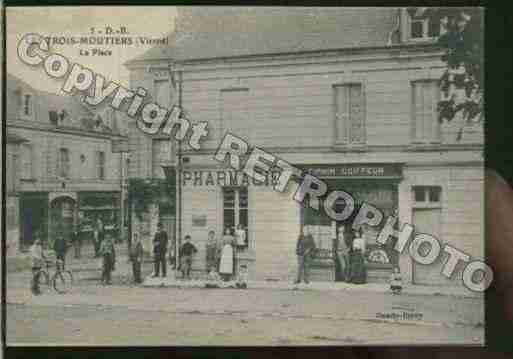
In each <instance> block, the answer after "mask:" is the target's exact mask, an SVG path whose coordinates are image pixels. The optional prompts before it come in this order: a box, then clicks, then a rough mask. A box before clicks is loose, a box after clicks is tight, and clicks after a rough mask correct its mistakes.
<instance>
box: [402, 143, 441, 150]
mask: <svg viewBox="0 0 513 359" xmlns="http://www.w3.org/2000/svg"><path fill="white" fill-rule="evenodd" d="M440 148H441V142H426V143H411V144H410V146H409V151H419V152H422V151H433V150H440Z"/></svg>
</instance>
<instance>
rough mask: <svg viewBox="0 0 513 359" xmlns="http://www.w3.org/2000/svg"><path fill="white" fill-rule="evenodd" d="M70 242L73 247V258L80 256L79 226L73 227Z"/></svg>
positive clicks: (80, 238) (80, 237) (80, 239)
mask: <svg viewBox="0 0 513 359" xmlns="http://www.w3.org/2000/svg"><path fill="white" fill-rule="evenodd" d="M71 243H73V248H74V250H75V259H78V258H80V251H81V249H82V235H81V233H80V230H79V227H75V228H74V229H73V232H71Z"/></svg>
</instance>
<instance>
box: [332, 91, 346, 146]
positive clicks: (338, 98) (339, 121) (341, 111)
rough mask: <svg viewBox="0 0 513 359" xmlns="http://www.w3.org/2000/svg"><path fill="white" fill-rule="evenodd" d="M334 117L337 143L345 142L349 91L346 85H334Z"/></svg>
mask: <svg viewBox="0 0 513 359" xmlns="http://www.w3.org/2000/svg"><path fill="white" fill-rule="evenodd" d="M335 102H336V104H335V119H336V129H337V143H345V142H347V140H348V138H347V132H348V131H347V127H348V121H349V103H348V102H349V91H348V86H346V85H341V86H336V87H335Z"/></svg>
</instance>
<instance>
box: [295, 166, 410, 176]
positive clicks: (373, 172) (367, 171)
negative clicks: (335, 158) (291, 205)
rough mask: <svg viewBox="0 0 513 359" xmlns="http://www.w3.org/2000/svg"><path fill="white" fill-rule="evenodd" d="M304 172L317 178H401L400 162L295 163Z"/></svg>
mask: <svg viewBox="0 0 513 359" xmlns="http://www.w3.org/2000/svg"><path fill="white" fill-rule="evenodd" d="M296 167H298V168H301V169H302V170H303V171H304V172H305V173H308V174H311V175H312V176H315V177H318V178H353V179H354V178H381V179H401V178H402V176H403V171H402V167H403V165H402V164H401V163H380V164H374V163H372V164H367V163H365V164H336V165H328V164H327V165H324V164H322V165H308V164H306V165H296Z"/></svg>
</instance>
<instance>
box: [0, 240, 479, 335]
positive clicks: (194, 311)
mask: <svg viewBox="0 0 513 359" xmlns="http://www.w3.org/2000/svg"><path fill="white" fill-rule="evenodd" d="M120 252H122V248H120ZM95 263H96V260H93V259H87V257H86V259H82V260H80V261H75V262H74V263H73V262H71V264H70V267H71V268H72V270H73V273H74V274H75V278H76V283H75V285H74V288H73V291H72V292H71V293H68V294H64V295H59V294H57V293H55V292H53V291H47V292H45V294H43V295H42V296H38V297H34V296H32V295H31V294H30V292H29V291H28V281H29V280H30V272H28V271H23V272H18V273H10V274H8V276H7V303H8V305H7V343H8V344H9V345H14V344H25V345H26V344H38V345H52V344H60V345H67V344H73V345H80V344H83V345H92V344H94V345H157V344H160V345H198V344H206V345H252V344H253V345H289V344H290V345H295V344H299V345H354V344H367V343H372V344H393V343H405V342H411V341H413V340H415V342H418V343H433V342H444V343H456V342H459V343H461V341H462V339H463V340H464V341H465V342H466V343H469V344H480V343H483V341H484V327H483V310H484V309H483V308H484V303H483V301H482V299H480V298H471V297H453V296H444V295H430V296H423V295H401V296H393V295H391V294H390V293H388V292H383V293H379V292H368V291H365V290H352V291H322V290H314V289H309V290H308V289H305V290H303V289H301V290H276V289H256V288H253V289H252V288H249V289H247V290H237V289H200V288H187V289H180V288H145V287H136V286H132V285H130V284H129V278H130V276H129V265H128V263H127V262H126V257H123V255H120V257H119V260H118V265H117V268H116V272H115V276H114V285H113V286H108V287H103V286H101V285H99V284H98V278H99V274H100V273H99V269H98V268H97V265H96V264H95ZM95 266H96V267H95ZM79 269H80V270H79ZM144 272H145V274H146V275H147V274H149V273H151V263H147V264H146V265H145V268H144ZM427 299H429V300H427ZM392 313H396V314H398V315H400V316H401V318H399V319H395V320H394V319H390V318H388V319H387V318H385V317H384V315H387V314H388V315H390V314H392ZM404 313H406V314H404ZM419 315H420V316H421V318H420V319H418V320H417V319H412V318H418V317H419ZM406 319H407V320H406Z"/></svg>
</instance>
